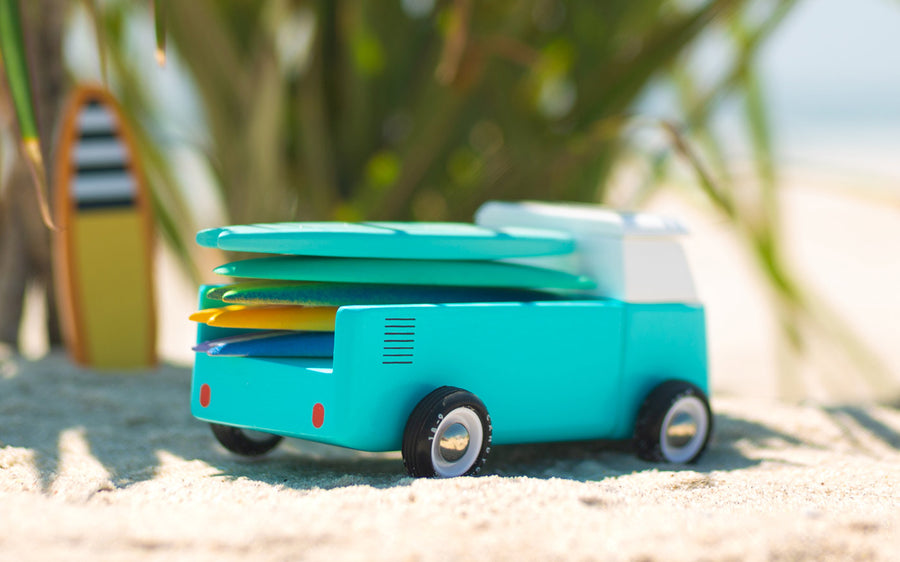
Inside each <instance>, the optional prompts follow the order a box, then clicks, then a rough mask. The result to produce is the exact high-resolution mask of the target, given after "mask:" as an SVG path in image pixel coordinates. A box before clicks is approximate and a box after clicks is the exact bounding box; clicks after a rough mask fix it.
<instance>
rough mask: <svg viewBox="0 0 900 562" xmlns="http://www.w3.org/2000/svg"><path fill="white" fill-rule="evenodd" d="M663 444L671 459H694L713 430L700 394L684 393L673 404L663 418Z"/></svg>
mask: <svg viewBox="0 0 900 562" xmlns="http://www.w3.org/2000/svg"><path fill="white" fill-rule="evenodd" d="M660 433H661V434H660V436H659V437H660V448H661V449H662V453H663V457H664V458H665V459H666V460H667V461H669V462H676V463H683V462H690V461H692V460H694V458H695V457H696V456H697V455H698V454H699V453H700V451H701V450H702V449H703V444H704V443H705V442H706V436H707V434H708V433H709V415H708V414H707V412H706V406H704V404H703V401H702V400H700V398H698V397H696V396H682V397H681V398H679V399H678V400H676V401H675V403H674V404H672V407H671V408H669V411H668V412H666V417H665V419H664V420H663V423H662V428H661V432H660Z"/></svg>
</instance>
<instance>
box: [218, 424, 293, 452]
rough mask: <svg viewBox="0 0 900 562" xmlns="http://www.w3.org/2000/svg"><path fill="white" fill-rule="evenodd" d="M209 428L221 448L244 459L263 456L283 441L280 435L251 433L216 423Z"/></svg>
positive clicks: (247, 430)
mask: <svg viewBox="0 0 900 562" xmlns="http://www.w3.org/2000/svg"><path fill="white" fill-rule="evenodd" d="M209 427H210V428H211V429H212V432H213V435H215V436H216V440H218V441H219V443H221V444H222V446H223V447H225V448H226V449H228V450H229V451H231V452H232V453H235V454H237V455H242V456H245V457H258V456H260V455H265V454H266V453H268V452H269V451H271V450H272V449H274V448H275V447H277V446H278V444H279V443H281V440H282V439H283V437H282V436H280V435H272V434H271V433H262V432H260V431H251V430H249V429H242V428H240V427H232V426H230V425H221V424H218V423H211V424H209Z"/></svg>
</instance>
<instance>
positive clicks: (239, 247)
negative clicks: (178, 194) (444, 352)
mask: <svg viewBox="0 0 900 562" xmlns="http://www.w3.org/2000/svg"><path fill="white" fill-rule="evenodd" d="M197 243H198V244H200V245H201V246H207V247H210V248H220V249H222V250H232V251H240V252H263V253H269V254H292V255H304V256H334V257H346V258H387V259H429V260H492V259H504V258H517V257H527V256H549V255H560V254H569V253H571V252H572V251H574V249H575V242H574V240H573V239H572V236H571V235H570V234H567V233H564V232H560V231H556V230H547V229H535V228H520V227H509V228H499V229H494V228H486V227H482V226H477V225H474V224H464V223H404V222H367V223H341V222H286V223H271V224H250V225H237V226H226V227H223V228H211V229H208V230H202V231H200V232H199V233H197Z"/></svg>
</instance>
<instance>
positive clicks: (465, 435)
mask: <svg viewBox="0 0 900 562" xmlns="http://www.w3.org/2000/svg"><path fill="white" fill-rule="evenodd" d="M438 444H439V447H440V453H441V457H443V459H444V460H445V461H447V462H456V461H458V460H459V459H461V458H463V455H465V454H466V450H467V449H468V448H469V432H468V431H467V430H466V428H465V426H464V425H463V424H461V423H455V424H453V425H451V426H450V427H448V428H447V429H446V430H444V431H443V433H441V435H440V436H439V437H438Z"/></svg>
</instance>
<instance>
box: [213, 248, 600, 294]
mask: <svg viewBox="0 0 900 562" xmlns="http://www.w3.org/2000/svg"><path fill="white" fill-rule="evenodd" d="M214 271H215V272H216V273H218V274H219V275H230V276H232V277H246V278H252V279H281V280H288V281H320V282H328V283H386V284H398V285H445V286H458V287H507V288H518V289H572V290H590V289H593V288H594V287H595V284H594V282H593V281H591V280H590V279H589V278H587V277H584V276H579V275H572V274H570V273H565V272H562V271H554V270H551V269H543V268H539V267H531V266H526V265H517V264H511V263H504V262H493V261H447V260H382V259H366V258H320V257H306V256H274V257H268V258H256V259H250V260H243V261H236V262H231V263H228V264H225V265H223V266H220V267H217V268H216V269H215V270H214Z"/></svg>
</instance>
